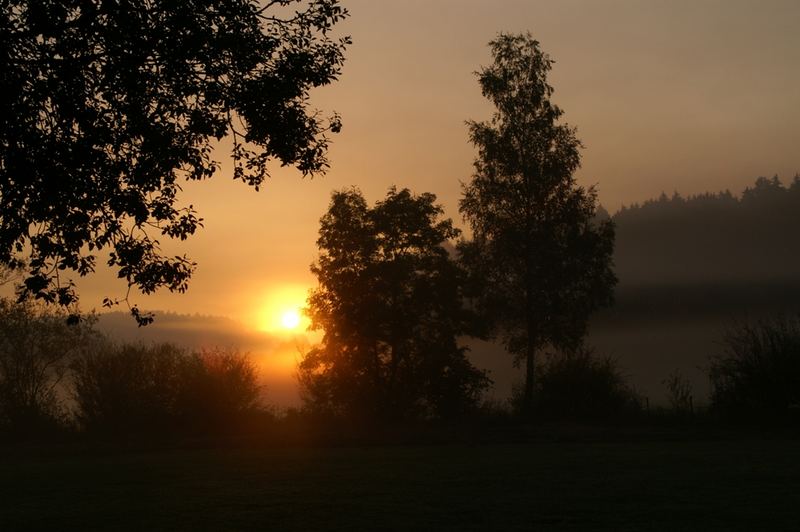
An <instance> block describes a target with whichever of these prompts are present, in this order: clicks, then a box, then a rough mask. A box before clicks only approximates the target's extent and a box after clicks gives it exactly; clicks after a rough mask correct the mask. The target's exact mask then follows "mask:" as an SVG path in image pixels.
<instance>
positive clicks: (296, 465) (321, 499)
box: [0, 436, 800, 531]
mask: <svg viewBox="0 0 800 532" xmlns="http://www.w3.org/2000/svg"><path fill="white" fill-rule="evenodd" d="M645 440H646V439H644V440H643V439H639V440H638V441H632V440H628V441H610V440H608V439H606V440H605V441H571V442H557V441H538V442H531V443H514V444H498V443H494V444H468V443H458V444H440V445H407V446H365V447H355V446H351V447H331V446H328V447H312V446H305V447H285V446H284V447H272V448H267V447H265V448H260V449H241V448H239V449H230V448H227V449H172V450H157V451H154V450H150V451H145V450H131V449H129V450H127V451H124V452H123V451H119V450H116V451H111V450H109V448H98V447H94V448H87V447H84V446H75V445H73V446H66V447H64V446H62V447H59V448H56V449H54V448H53V447H46V448H38V449H37V448H30V447H22V446H17V447H11V448H6V449H5V450H4V451H3V453H2V459H0V483H1V484H0V529H1V530H4V531H6V530H298V531H299V530H303V531H307V530H459V531H461V530H501V531H505V530H615V531H619V530H637V531H639V530H704V531H707V530H726V531H727V530H797V527H798V517H799V516H800V440H797V439H790V438H772V439H770V438H764V437H756V436H749V437H736V438H721V439H720V438H716V439H705V440H702V439H701V440H697V439H694V440H691V439H690V440H689V441H687V440H686V439H684V440H683V441H681V440H680V438H679V439H677V440H673V441H665V440H663V439H662V440H656V441H645Z"/></svg>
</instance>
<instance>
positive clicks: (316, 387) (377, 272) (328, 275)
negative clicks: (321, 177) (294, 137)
mask: <svg viewBox="0 0 800 532" xmlns="http://www.w3.org/2000/svg"><path fill="white" fill-rule="evenodd" d="M435 201H436V197H435V196H434V195H433V194H427V193H425V194H420V195H414V194H412V193H411V192H410V191H409V190H408V189H403V190H397V189H395V188H392V189H390V190H389V193H388V194H387V195H386V198H385V199H384V200H382V201H379V202H377V203H376V204H375V206H374V207H369V206H368V205H367V203H366V201H365V200H364V197H363V196H362V195H361V193H360V192H359V191H358V190H345V191H341V192H336V193H334V194H333V198H332V200H331V203H330V206H329V208H328V212H327V213H326V214H325V215H324V216H323V217H322V219H321V220H320V232H319V235H320V236H319V240H318V241H317V244H318V246H319V251H320V254H319V259H318V260H317V262H316V263H315V264H314V265H313V266H312V268H311V270H312V272H313V273H314V274H315V275H316V277H317V280H318V282H319V285H318V287H317V288H316V289H315V290H314V291H313V292H312V293H311V295H310V296H309V299H308V309H307V311H308V314H309V316H310V318H311V327H312V329H317V330H322V331H323V338H322V342H321V343H320V344H319V345H318V346H315V347H314V348H312V349H311V350H310V351H309V352H308V353H307V354H306V356H305V358H304V359H303V360H302V361H301V363H300V368H299V377H300V384H301V387H302V389H303V391H304V395H305V401H306V404H307V406H309V407H310V408H312V409H314V410H317V411H322V412H328V413H333V414H339V415H347V416H355V417H362V418H368V419H375V418H378V419H383V418H414V417H427V416H437V417H449V416H453V415H457V414H459V413H461V412H463V411H464V410H465V409H468V408H469V407H471V406H473V405H474V403H475V401H476V400H477V398H478V397H479V395H480V393H481V391H482V390H483V389H484V388H485V387H486V385H487V384H488V379H487V378H486V376H485V375H484V374H483V372H480V371H478V370H476V369H475V368H474V367H473V366H472V365H471V364H470V362H469V361H468V359H467V358H466V356H465V351H466V349H465V348H463V347H460V346H459V345H458V344H457V342H456V338H457V336H458V335H460V334H462V333H464V332H465V331H466V330H467V329H468V328H469V325H470V319H469V318H470V314H469V313H468V312H467V311H466V310H465V309H464V308H463V307H462V298H461V283H462V280H463V272H462V271H461V269H460V268H459V267H458V265H457V264H456V263H455V262H454V261H453V260H451V258H450V256H449V253H448V250H447V249H446V248H445V246H444V244H445V243H446V242H447V241H448V240H449V239H452V238H455V237H456V236H457V235H458V234H459V231H458V230H457V229H455V228H454V227H453V224H452V222H451V220H450V219H443V218H442V213H443V211H442V208H441V206H439V205H437V204H436V203H435Z"/></svg>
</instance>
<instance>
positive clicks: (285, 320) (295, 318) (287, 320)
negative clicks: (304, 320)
mask: <svg viewBox="0 0 800 532" xmlns="http://www.w3.org/2000/svg"><path fill="white" fill-rule="evenodd" d="M281 325H283V328H284V329H297V327H298V326H299V325H300V312H299V311H298V310H297V309H296V308H293V309H289V310H286V311H284V313H283V314H281Z"/></svg>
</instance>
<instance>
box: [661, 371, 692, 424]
mask: <svg viewBox="0 0 800 532" xmlns="http://www.w3.org/2000/svg"><path fill="white" fill-rule="evenodd" d="M661 383H662V384H663V385H664V386H666V388H667V401H669V405H670V407H671V408H672V411H673V412H674V413H676V414H678V415H684V414H691V413H692V412H693V410H694V404H693V402H692V383H691V382H690V381H689V379H688V378H687V377H686V375H684V374H683V373H682V372H681V371H680V370H678V369H676V370H673V371H672V373H670V374H669V376H668V377H667V378H666V379H664V380H663V381H661Z"/></svg>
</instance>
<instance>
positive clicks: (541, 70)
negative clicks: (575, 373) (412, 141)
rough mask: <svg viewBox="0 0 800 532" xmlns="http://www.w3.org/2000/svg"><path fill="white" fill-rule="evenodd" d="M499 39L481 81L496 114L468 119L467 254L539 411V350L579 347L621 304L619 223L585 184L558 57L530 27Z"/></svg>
mask: <svg viewBox="0 0 800 532" xmlns="http://www.w3.org/2000/svg"><path fill="white" fill-rule="evenodd" d="M489 46H490V48H491V51H492V56H493V58H494V62H493V63H492V64H491V65H489V66H488V67H485V68H483V69H481V70H480V72H478V80H479V83H480V86H481V90H482V92H483V94H484V96H486V98H487V99H489V101H491V102H492V103H493V104H494V105H495V112H494V114H493V115H492V118H491V120H489V121H486V122H468V125H469V129H470V140H471V141H472V143H473V144H474V145H475V147H476V149H477V152H478V154H477V157H476V159H475V163H474V166H475V172H474V174H473V176H472V179H471V180H470V181H469V182H468V183H466V184H465V185H464V190H463V196H462V199H461V202H460V210H461V213H462V214H463V215H464V218H465V220H466V221H467V222H468V223H469V225H470V227H471V229H472V232H473V240H472V241H471V242H465V243H463V244H462V245H461V252H462V257H463V260H464V263H465V264H466V265H467V266H468V268H469V270H470V271H471V273H472V278H473V279H476V280H479V281H480V282H479V283H478V285H480V284H482V286H480V289H479V292H480V296H479V297H478V298H477V301H478V305H479V307H480V308H481V309H482V310H483V313H484V316H485V317H486V319H487V320H491V323H493V324H494V325H495V330H496V332H497V333H498V334H499V335H500V336H501V337H502V339H503V341H504V343H505V345H506V348H507V350H508V351H509V352H510V353H512V354H513V355H514V357H515V359H516V361H517V362H520V361H524V363H525V367H526V384H525V397H524V404H525V405H526V406H525V408H526V409H528V410H530V408H531V407H532V404H533V392H534V373H535V368H536V363H535V357H536V354H537V353H538V352H540V351H542V349H543V348H545V347H547V346H550V347H554V348H556V349H573V348H575V347H577V346H578V345H579V344H580V343H581V341H582V339H583V336H584V334H585V331H586V325H587V321H588V318H589V315H590V314H591V312H592V311H594V310H595V309H597V308H599V307H602V306H605V305H607V304H609V303H610V301H611V296H612V290H613V286H614V284H615V283H616V278H615V276H614V273H613V271H612V269H611V254H612V251H613V243H614V227H613V223H612V222H611V221H610V220H608V219H606V220H602V219H600V217H601V216H602V213H601V212H598V209H597V197H596V193H595V191H594V189H593V188H589V189H585V188H583V187H581V186H579V185H578V183H577V182H576V179H575V176H574V173H575V171H576V170H577V169H578V167H579V166H580V148H581V143H580V140H578V138H577V136H576V134H575V129H574V128H572V127H570V126H569V125H567V124H564V123H560V122H559V118H560V117H561V115H562V114H563V113H562V111H561V109H559V108H558V106H556V105H555V104H554V103H552V101H551V100H550V97H551V95H552V92H553V88H552V87H551V86H550V85H549V84H548V82H547V75H548V73H549V72H550V69H551V67H552V64H553V61H552V60H551V59H550V57H549V56H548V55H547V54H545V53H544V52H543V51H542V50H541V48H540V46H539V42H538V41H536V40H534V39H533V38H532V37H531V36H530V34H524V35H507V34H501V35H499V36H498V37H497V38H496V39H495V40H493V41H492V42H490V43H489Z"/></svg>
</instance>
